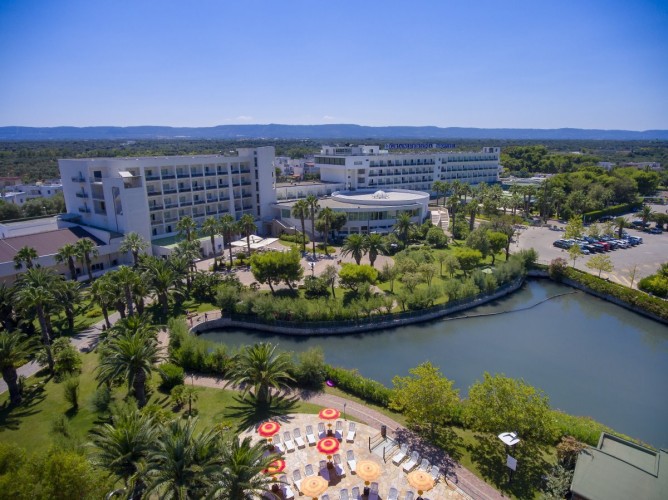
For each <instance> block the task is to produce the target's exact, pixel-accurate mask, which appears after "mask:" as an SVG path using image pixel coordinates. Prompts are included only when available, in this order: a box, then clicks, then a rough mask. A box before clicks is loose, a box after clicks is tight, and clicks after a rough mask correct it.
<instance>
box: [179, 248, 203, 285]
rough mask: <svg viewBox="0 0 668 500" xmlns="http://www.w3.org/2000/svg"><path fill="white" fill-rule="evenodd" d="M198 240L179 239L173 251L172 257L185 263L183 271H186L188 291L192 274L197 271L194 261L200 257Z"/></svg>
mask: <svg viewBox="0 0 668 500" xmlns="http://www.w3.org/2000/svg"><path fill="white" fill-rule="evenodd" d="M201 255H202V254H201V253H200V246H199V241H197V240H193V241H187V240H184V241H181V242H180V243H179V244H178V245H177V247H176V250H175V251H174V257H175V258H176V259H177V260H178V259H180V260H181V261H182V262H184V263H185V272H186V288H187V289H188V293H190V287H191V285H192V280H193V276H194V275H195V272H196V271H197V265H196V263H195V262H196V261H197V259H199V258H200V257H201Z"/></svg>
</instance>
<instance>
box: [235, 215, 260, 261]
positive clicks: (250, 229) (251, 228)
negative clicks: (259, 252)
mask: <svg viewBox="0 0 668 500" xmlns="http://www.w3.org/2000/svg"><path fill="white" fill-rule="evenodd" d="M239 231H240V232H241V233H242V234H243V235H245V236H246V246H247V247H248V258H250V256H251V247H250V237H251V234H253V233H254V232H255V231H257V226H256V225H255V219H254V218H253V216H252V215H251V214H244V215H242V216H241V219H239Z"/></svg>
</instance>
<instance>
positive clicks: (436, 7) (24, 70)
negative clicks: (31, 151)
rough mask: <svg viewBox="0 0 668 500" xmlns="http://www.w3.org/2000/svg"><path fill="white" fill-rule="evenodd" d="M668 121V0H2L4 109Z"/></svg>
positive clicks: (321, 118) (99, 119)
mask: <svg viewBox="0 0 668 500" xmlns="http://www.w3.org/2000/svg"><path fill="white" fill-rule="evenodd" d="M247 123H261V124H265V123H282V124H325V123H355V124H360V125H372V126H382V125H435V126H440V127H480V128H561V127H576V128H597V129H625V130H649V129H668V8H667V0H654V1H650V0H634V1H628V0H559V1H556V0H529V1H525V0H505V1H501V0H475V1H467V0H458V1H451V0H433V1H432V0H413V1H394V0H378V1H375V0H366V1H359V0H357V1H348V0H336V1H318V0H282V1H277V0H243V1H238V0H237V1H227V0H182V1H172V0H81V1H78V0H58V1H54V0H0V126H11V125H16V126H43V127H51V126H61V125H70V126H93V125H117V126H131V125H169V126H183V127H206V126H215V125H225V124H247Z"/></svg>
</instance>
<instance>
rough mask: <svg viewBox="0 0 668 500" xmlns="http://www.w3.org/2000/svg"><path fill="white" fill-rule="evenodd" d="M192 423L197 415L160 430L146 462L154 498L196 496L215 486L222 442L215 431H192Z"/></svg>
mask: <svg viewBox="0 0 668 500" xmlns="http://www.w3.org/2000/svg"><path fill="white" fill-rule="evenodd" d="M196 424H197V419H192V418H189V419H187V420H172V421H171V422H169V423H168V424H167V425H166V426H165V428H164V430H163V432H161V433H160V436H159V438H158V439H157V441H156V442H155V446H154V448H153V451H152V452H151V453H150V454H149V457H148V462H147V464H146V477H147V479H148V488H147V490H146V494H147V495H149V496H150V493H152V492H156V493H157V498H165V499H176V500H186V499H191V498H192V499H199V498H203V497H205V496H206V494H207V493H208V492H209V491H211V490H213V489H215V488H216V483H217V480H218V478H219V477H220V476H221V471H222V453H224V446H223V444H222V440H221V438H220V435H219V433H218V432H216V431H215V430H213V429H210V430H208V431H205V432H200V433H196V432H195V427H196ZM273 458H274V459H275V457H273ZM225 498H244V497H233V496H226V497H225Z"/></svg>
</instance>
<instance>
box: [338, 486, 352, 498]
mask: <svg viewBox="0 0 668 500" xmlns="http://www.w3.org/2000/svg"><path fill="white" fill-rule="evenodd" d="M339 500H350V496H348V489H347V488H342V489H341V490H339Z"/></svg>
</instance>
